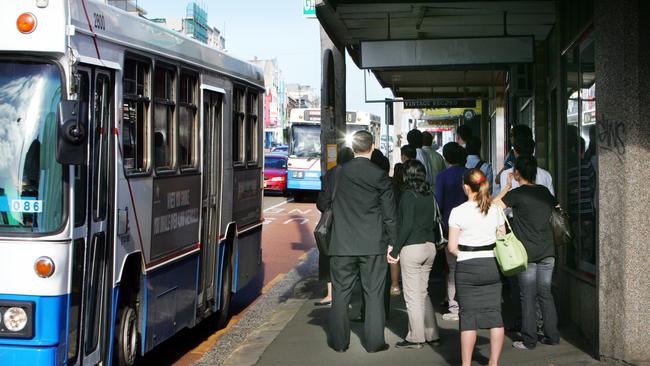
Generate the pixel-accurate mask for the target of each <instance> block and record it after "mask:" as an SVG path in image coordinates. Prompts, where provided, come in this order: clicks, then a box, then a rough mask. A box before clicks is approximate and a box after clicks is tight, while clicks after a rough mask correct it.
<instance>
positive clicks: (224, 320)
mask: <svg viewBox="0 0 650 366" xmlns="http://www.w3.org/2000/svg"><path fill="white" fill-rule="evenodd" d="M231 289H232V255H231V254H230V250H227V249H226V255H225V256H224V266H223V280H222V281H221V310H219V313H218V315H217V327H218V328H223V327H225V326H226V325H228V321H230V298H231V296H232V292H231Z"/></svg>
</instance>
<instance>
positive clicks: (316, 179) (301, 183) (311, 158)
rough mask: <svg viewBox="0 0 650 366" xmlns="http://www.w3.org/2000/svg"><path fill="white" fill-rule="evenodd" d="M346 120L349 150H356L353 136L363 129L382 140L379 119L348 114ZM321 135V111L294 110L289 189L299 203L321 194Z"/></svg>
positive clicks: (356, 113) (290, 147) (291, 120)
mask: <svg viewBox="0 0 650 366" xmlns="http://www.w3.org/2000/svg"><path fill="white" fill-rule="evenodd" d="M345 119H346V131H345V143H346V145H348V146H349V147H352V135H353V134H354V133H355V132H357V131H360V130H365V131H369V132H370V133H372V135H373V137H374V138H375V141H376V142H378V141H379V137H380V128H381V119H380V117H379V116H377V115H374V114H371V113H368V112H363V111H348V112H346V115H345ZM320 132H321V127H320V109H318V108H294V109H292V110H291V113H290V115H289V161H288V164H287V166H288V171H287V189H288V190H289V191H290V192H291V193H292V194H293V195H294V198H296V199H297V200H300V199H301V198H302V196H303V195H305V194H306V193H308V192H318V191H320V189H321V164H320V159H321V143H320ZM378 147H379V146H378Z"/></svg>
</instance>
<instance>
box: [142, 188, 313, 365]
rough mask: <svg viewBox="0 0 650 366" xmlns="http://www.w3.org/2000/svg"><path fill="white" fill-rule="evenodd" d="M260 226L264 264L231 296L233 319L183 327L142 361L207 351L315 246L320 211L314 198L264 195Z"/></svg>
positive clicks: (192, 358) (170, 361)
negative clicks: (222, 326)
mask: <svg viewBox="0 0 650 366" xmlns="http://www.w3.org/2000/svg"><path fill="white" fill-rule="evenodd" d="M263 209H264V220H265V221H264V228H263V230H262V261H263V267H262V270H261V271H260V273H259V274H258V276H257V277H256V278H254V279H253V280H251V283H250V284H249V285H247V286H246V287H245V288H244V289H242V290H240V291H239V292H237V293H236V294H235V295H234V296H233V299H232V304H231V312H232V314H233V317H232V320H231V321H230V323H229V324H228V326H227V327H226V328H225V329H217V328H216V327H215V326H214V324H209V323H210V322H209V319H208V320H207V321H206V322H203V323H202V324H200V325H198V326H197V327H195V328H194V329H191V330H190V329H186V330H183V331H181V332H179V333H178V334H176V335H175V336H174V337H172V338H171V339H169V340H167V341H166V342H164V343H163V344H161V345H159V346H158V347H157V348H156V349H154V350H152V351H151V352H150V353H149V354H147V356H145V357H144V358H143V359H142V360H140V361H141V364H143V365H174V366H186V365H192V364H194V363H195V362H196V361H198V360H199V359H200V358H201V357H202V356H203V354H205V353H206V352H208V351H209V350H210V349H211V348H212V347H213V346H214V345H215V344H216V343H217V342H218V340H219V337H220V336H221V335H223V334H225V333H226V332H228V329H229V328H230V327H232V325H233V324H235V323H236V322H237V321H239V319H240V318H241V317H242V316H243V314H244V313H245V312H246V309H247V308H248V307H249V306H250V305H251V304H253V303H254V302H255V301H256V300H257V299H258V297H259V296H260V295H262V294H263V293H265V292H267V291H268V290H269V289H270V288H272V287H273V285H275V284H277V283H278V282H279V281H280V280H282V278H284V276H285V275H286V274H287V273H288V272H289V271H291V269H293V268H294V267H295V266H296V264H298V263H299V262H300V261H301V259H302V258H303V257H304V255H305V254H306V253H307V252H308V251H309V250H311V249H312V248H313V247H314V245H315V244H314V237H313V230H314V226H315V225H316V222H317V221H318V218H319V217H320V214H319V212H318V210H317V209H316V205H315V204H314V203H313V200H312V201H311V202H310V201H307V202H301V203H296V202H293V200H292V199H289V200H287V198H286V197H282V196H265V197H264V203H263Z"/></svg>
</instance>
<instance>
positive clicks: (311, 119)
mask: <svg viewBox="0 0 650 366" xmlns="http://www.w3.org/2000/svg"><path fill="white" fill-rule="evenodd" d="M320 156H321V147H320V108H294V109H292V110H291V113H290V114H289V160H288V162H287V168H288V169H287V189H288V190H289V191H290V192H291V193H292V194H293V195H294V198H296V199H298V200H299V199H300V198H301V197H302V196H303V195H304V194H305V193H308V192H318V191H320V176H321V171H320Z"/></svg>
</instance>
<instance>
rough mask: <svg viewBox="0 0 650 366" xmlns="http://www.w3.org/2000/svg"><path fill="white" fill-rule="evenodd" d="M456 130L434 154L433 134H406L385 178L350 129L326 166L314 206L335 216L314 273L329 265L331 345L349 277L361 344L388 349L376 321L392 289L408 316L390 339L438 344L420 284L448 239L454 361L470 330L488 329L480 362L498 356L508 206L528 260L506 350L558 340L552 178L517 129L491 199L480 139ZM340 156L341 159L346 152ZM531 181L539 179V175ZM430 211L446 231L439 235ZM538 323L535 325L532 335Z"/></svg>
mask: <svg viewBox="0 0 650 366" xmlns="http://www.w3.org/2000/svg"><path fill="white" fill-rule="evenodd" d="M461 127H462V126H461ZM465 127H466V126H465ZM458 132H460V133H458V134H457V135H458V142H450V143H447V144H445V146H444V147H443V150H442V151H443V154H442V156H440V155H439V154H438V153H437V152H436V151H435V150H433V149H432V148H431V140H432V139H431V135H430V134H428V133H426V132H425V133H422V132H420V131H418V130H412V131H410V132H409V134H408V135H407V136H408V141H409V144H408V145H405V146H402V147H401V158H402V159H401V160H402V162H401V163H398V164H396V165H395V166H394V168H393V175H392V179H391V178H390V177H389V176H388V174H387V171H388V170H389V169H386V163H387V161H388V160H387V159H386V158H385V157H383V155H382V156H381V157H380V156H378V155H377V154H381V153H380V152H379V151H377V150H374V151H373V141H372V135H371V134H370V133H368V132H367V131H358V132H356V133H355V134H354V135H353V138H352V153H353V155H354V158H352V159H350V160H349V161H347V162H345V161H340V162H339V165H338V166H337V168H336V170H337V172H336V174H335V173H334V171H335V170H334V169H333V170H331V171H330V172H328V173H327V174H326V175H325V177H324V181H323V191H322V192H321V194H320V195H319V198H318V208H319V209H321V210H323V208H325V207H330V205H331V207H332V209H333V217H334V219H333V224H332V229H331V241H330V247H329V257H325V256H323V257H325V258H323V259H322V260H321V261H320V263H321V265H323V267H324V269H323V270H322V271H320V273H321V279H323V280H327V279H328V276H327V274H326V273H324V272H325V271H326V270H327V269H326V266H327V264H329V274H330V277H329V278H330V279H331V289H332V290H331V294H330V292H329V291H328V295H326V296H325V297H324V298H323V299H322V300H321V301H319V303H318V304H320V305H325V304H329V303H330V302H331V310H330V318H329V331H328V343H329V346H330V347H331V348H333V349H334V350H336V351H338V352H345V351H346V350H347V348H348V346H349V341H350V327H349V321H350V319H349V317H348V308H349V303H350V297H351V294H352V291H353V287H354V285H355V282H356V281H357V280H360V283H361V287H362V289H363V300H364V305H363V307H364V309H362V313H363V314H364V319H363V321H364V337H363V344H364V347H365V348H366V350H367V351H368V352H378V351H383V350H386V349H388V348H389V346H388V345H387V344H386V342H385V338H384V326H385V320H386V312H387V309H386V304H387V302H386V298H387V296H390V295H399V294H402V295H403V296H404V301H405V303H406V308H407V314H408V332H407V334H405V335H404V339H403V340H402V341H400V342H397V343H396V344H395V347H396V348H410V349H419V348H422V347H423V346H424V345H425V344H427V343H429V344H432V345H434V346H437V345H439V344H440V342H444V339H442V340H441V339H440V335H439V330H438V324H437V321H436V316H435V312H434V307H433V304H432V302H431V297H430V294H429V292H428V287H429V286H428V283H429V278H430V273H431V269H432V266H433V263H434V260H435V258H436V255H438V254H439V248H440V244H441V243H444V242H446V243H447V245H446V246H445V247H444V254H445V259H446V267H447V280H446V284H447V286H446V290H447V291H446V292H447V301H446V304H445V305H446V307H447V312H446V313H444V314H442V318H443V319H444V320H446V321H458V324H459V331H460V340H461V358H462V364H463V365H470V364H471V361H472V353H473V350H474V346H475V342H476V337H477V330H478V329H489V331H490V361H489V365H497V364H498V362H499V357H500V354H501V350H502V347H503V343H504V334H505V330H504V322H503V317H502V313H501V300H502V283H503V280H504V276H503V275H502V274H501V273H500V271H499V268H498V266H497V261H496V259H495V254H494V250H493V249H494V247H495V243H496V241H497V237H498V236H499V235H501V234H505V231H506V228H505V225H504V223H505V221H506V220H507V217H506V214H505V213H504V211H503V209H504V208H510V209H511V210H512V215H513V217H512V223H513V225H512V230H513V232H514V234H515V236H516V237H517V238H518V239H519V240H520V241H521V242H522V243H523V245H524V247H525V248H526V250H527V252H528V258H529V263H528V269H527V270H525V271H524V272H521V273H519V274H517V275H516V277H514V278H515V279H514V280H511V282H512V281H514V282H516V283H517V284H518V288H519V289H520V294H519V295H518V296H517V297H518V298H519V300H520V304H519V305H520V308H521V309H522V310H521V321H520V323H521V328H520V329H519V330H520V332H521V341H516V342H514V343H513V347H514V348H516V349H520V350H530V349H533V348H535V346H536V344H537V343H538V342H541V343H544V344H548V345H555V344H558V343H559V341H560V339H559V332H558V330H557V313H556V310H555V306H554V301H553V296H552V294H551V291H550V287H551V286H550V284H551V278H552V273H553V267H554V256H555V250H554V245H553V239H552V235H551V228H550V224H549V217H550V215H551V211H552V210H553V208H554V207H555V206H556V205H557V201H556V200H555V198H554V196H553V192H552V182H551V183H550V187H551V189H549V188H548V186H547V184H548V182H547V181H546V180H545V179H546V175H545V174H544V173H543V172H545V171H543V170H540V169H541V168H538V167H537V163H536V160H535V158H534V156H533V149H534V142H532V143H531V141H532V138H527V137H528V136H521V135H522V134H521V133H520V132H518V134H517V137H515V138H514V139H515V141H514V145H515V149H514V152H513V153H512V154H513V156H514V159H513V161H512V167H511V168H510V167H507V168H506V169H502V172H500V173H503V174H502V176H501V177H499V175H497V177H499V178H500V180H501V182H502V186H503V189H502V190H501V192H500V193H499V194H498V195H495V196H494V197H493V196H492V191H493V188H492V187H493V184H494V183H495V182H494V180H493V179H492V167H491V166H490V165H489V164H488V163H486V162H485V161H483V160H482V159H481V158H480V152H479V151H480V139H478V138H477V137H474V136H471V134H470V133H469V132H468V131H467V129H461V130H460V131H458ZM470 132H471V131H470ZM531 135H532V134H531ZM531 146H532V147H533V149H531ZM468 152H469V154H468ZM339 155H345V156H348V157H349V156H350V154H349V151H347V152H342V153H340V154H339ZM468 155H469V156H468ZM384 159H385V160H384ZM441 161H444V164H441ZM388 168H390V166H389V165H388ZM508 169H510V170H508ZM540 171H542V173H541V174H540ZM540 178H542V181H543V182H542V183H543V184H538V181H539V179H540ZM335 180H336V184H335V183H334V181H335ZM504 180H505V182H504ZM334 187H336V188H334ZM334 189H336V190H337V194H336V196H335V197H336V198H335V199H334V200H333V201H332V197H333V194H332V193H333V190H334ZM438 209H439V210H438ZM438 211H439V212H440V217H438V216H437V214H436V212H438ZM438 220H439V221H440V223H441V224H442V225H441V226H442V231H443V234H444V238H439V237H437V236H436V229H437V224H438ZM440 253H441V252H440ZM389 266H390V270H389ZM400 278H401V288H400ZM511 291H512V289H511ZM538 309H539V311H538ZM538 323H541V324H543V325H542V327H541V328H542V330H543V336H541V337H539V338H538V332H537V327H536V325H537V324H538Z"/></svg>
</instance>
